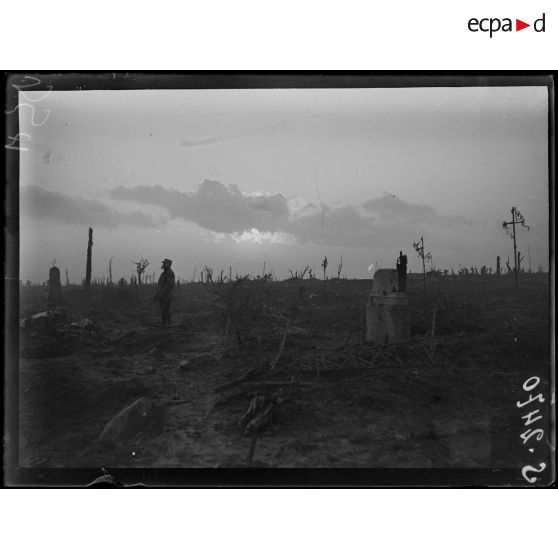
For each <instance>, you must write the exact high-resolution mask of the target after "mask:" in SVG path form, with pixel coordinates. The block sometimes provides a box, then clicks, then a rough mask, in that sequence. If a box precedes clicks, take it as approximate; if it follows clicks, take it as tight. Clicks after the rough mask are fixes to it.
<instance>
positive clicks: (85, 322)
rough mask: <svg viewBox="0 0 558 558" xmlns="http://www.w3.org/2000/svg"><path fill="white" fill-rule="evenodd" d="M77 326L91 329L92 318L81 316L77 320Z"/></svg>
mask: <svg viewBox="0 0 558 558" xmlns="http://www.w3.org/2000/svg"><path fill="white" fill-rule="evenodd" d="M78 326H79V327H81V328H83V329H91V328H92V327H93V320H90V319H89V318H83V319H82V320H80V321H79V322H78Z"/></svg>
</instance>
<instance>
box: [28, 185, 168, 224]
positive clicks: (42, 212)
mask: <svg viewBox="0 0 558 558" xmlns="http://www.w3.org/2000/svg"><path fill="white" fill-rule="evenodd" d="M19 202H20V210H21V213H22V214H24V215H27V216H28V217H32V218H35V219H48V220H51V221H58V222H60V223H67V224H70V225H91V226H97V227H104V228H108V229H116V228H118V227H119V226H123V225H128V226H131V227H138V228H151V227H157V226H160V225H162V224H163V221H155V220H154V219H153V218H152V217H151V216H149V215H147V214H145V213H141V212H138V211H135V212H131V213H122V212H119V211H116V210H115V209H114V208H112V207H110V206H108V205H107V204H105V203H103V202H100V201H97V200H87V199H81V198H73V197H72V196H69V195H67V194H63V193H61V192H53V191H52V190H46V189H45V188H41V187H40V186H28V187H26V188H23V189H22V190H21V192H20V198H19Z"/></svg>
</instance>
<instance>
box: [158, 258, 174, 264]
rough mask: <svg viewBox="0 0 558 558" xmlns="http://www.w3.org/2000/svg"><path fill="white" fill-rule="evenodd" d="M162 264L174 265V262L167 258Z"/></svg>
mask: <svg viewBox="0 0 558 558" xmlns="http://www.w3.org/2000/svg"><path fill="white" fill-rule="evenodd" d="M161 263H164V264H169V265H172V260H169V259H168V258H165V259H164V260H163V261H162V262H161Z"/></svg>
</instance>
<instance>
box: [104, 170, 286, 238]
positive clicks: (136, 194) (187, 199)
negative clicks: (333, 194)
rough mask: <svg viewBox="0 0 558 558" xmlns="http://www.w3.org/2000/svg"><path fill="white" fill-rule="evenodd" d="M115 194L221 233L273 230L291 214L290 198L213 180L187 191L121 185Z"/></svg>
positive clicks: (118, 197) (117, 196)
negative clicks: (245, 190)
mask: <svg viewBox="0 0 558 558" xmlns="http://www.w3.org/2000/svg"><path fill="white" fill-rule="evenodd" d="M112 195H113V196H114V197H115V198H117V199H121V200H131V201H135V202H139V203H148V204H153V205H157V206H159V207H163V208H165V209H166V210H167V211H168V212H169V214H170V216H171V217H172V218H174V219H176V218H181V219H184V220H186V221H191V222H193V223H196V224H197V225H199V226H201V227H204V228H206V229H208V230H211V231H214V232H219V233H234V232H238V233H242V232H244V231H247V230H250V229H252V228H254V229H258V230H260V231H271V232H273V231H275V230H277V229H278V225H279V223H280V222H281V221H282V220H284V219H286V218H288V216H289V209H288V203H287V199H286V198H285V197H284V196H283V195H282V194H280V193H275V194H269V193H264V192H261V193H253V194H245V193H242V192H241V191H240V190H239V188H238V187H237V186H234V185H233V186H229V187H227V186H225V185H223V184H221V183H220V182H217V181H214V180H205V181H204V182H203V183H202V184H200V185H199V186H198V187H197V188H196V189H195V190H190V191H186V192H179V191H178V190H173V189H167V188H163V187H162V186H135V187H133V188H125V187H123V186H120V187H119V188H116V189H114V190H112Z"/></svg>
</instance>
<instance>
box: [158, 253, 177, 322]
mask: <svg viewBox="0 0 558 558" xmlns="http://www.w3.org/2000/svg"><path fill="white" fill-rule="evenodd" d="M171 266H172V260H169V259H167V258H165V259H164V260H163V261H162V265H161V269H162V270H163V273H161V276H160V277H159V282H158V285H157V294H156V295H155V297H154V300H158V301H159V308H160V309H161V319H162V321H163V325H167V324H168V325H171V314H170V307H171V304H172V299H173V298H174V271H173V270H172V269H171Z"/></svg>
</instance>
